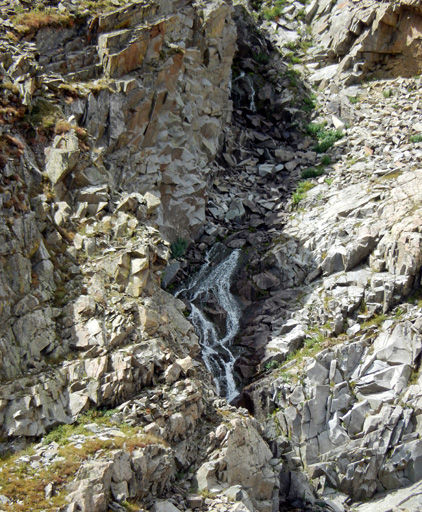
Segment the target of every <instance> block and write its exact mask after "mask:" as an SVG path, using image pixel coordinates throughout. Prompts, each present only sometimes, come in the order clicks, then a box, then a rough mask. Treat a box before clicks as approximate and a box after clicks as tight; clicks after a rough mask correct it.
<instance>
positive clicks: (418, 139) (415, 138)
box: [409, 134, 422, 143]
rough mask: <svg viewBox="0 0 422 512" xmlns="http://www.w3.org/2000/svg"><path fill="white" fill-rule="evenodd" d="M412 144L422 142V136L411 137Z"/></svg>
mask: <svg viewBox="0 0 422 512" xmlns="http://www.w3.org/2000/svg"><path fill="white" fill-rule="evenodd" d="M409 140H410V142H414V143H415V142H422V134H419V135H412V136H411V137H409Z"/></svg>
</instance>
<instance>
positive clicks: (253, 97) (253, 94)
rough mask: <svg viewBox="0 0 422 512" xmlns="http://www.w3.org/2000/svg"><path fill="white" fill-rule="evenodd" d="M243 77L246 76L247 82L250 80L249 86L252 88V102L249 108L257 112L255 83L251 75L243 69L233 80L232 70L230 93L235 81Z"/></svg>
mask: <svg viewBox="0 0 422 512" xmlns="http://www.w3.org/2000/svg"><path fill="white" fill-rule="evenodd" d="M241 78H244V79H245V80H246V82H248V85H249V87H250V89H251V98H250V102H249V110H251V111H252V112H256V104H255V95H256V92H255V87H254V83H253V80H252V78H251V77H250V76H249V75H247V74H246V73H245V72H244V71H243V70H242V71H241V72H240V75H239V76H237V77H236V78H235V79H233V80H232V75H231V72H230V80H229V91H230V93H229V94H230V95H231V91H232V86H233V82H236V81H237V80H240V79H241Z"/></svg>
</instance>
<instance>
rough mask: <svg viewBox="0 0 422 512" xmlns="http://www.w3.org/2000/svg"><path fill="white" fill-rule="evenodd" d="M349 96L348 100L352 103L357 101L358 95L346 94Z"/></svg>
mask: <svg viewBox="0 0 422 512" xmlns="http://www.w3.org/2000/svg"><path fill="white" fill-rule="evenodd" d="M347 97H348V98H349V101H350V103H351V104H352V105H356V103H359V96H347Z"/></svg>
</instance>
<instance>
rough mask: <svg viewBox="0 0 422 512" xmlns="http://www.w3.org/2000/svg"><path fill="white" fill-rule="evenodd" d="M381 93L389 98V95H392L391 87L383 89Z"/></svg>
mask: <svg viewBox="0 0 422 512" xmlns="http://www.w3.org/2000/svg"><path fill="white" fill-rule="evenodd" d="M382 95H383V96H384V98H391V96H392V95H393V91H392V90H391V89H384V90H383V91H382Z"/></svg>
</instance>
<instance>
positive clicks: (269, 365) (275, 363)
mask: <svg viewBox="0 0 422 512" xmlns="http://www.w3.org/2000/svg"><path fill="white" fill-rule="evenodd" d="M279 366H280V363H279V362H278V361H274V360H273V361H270V362H269V363H265V365H264V368H265V370H275V369H276V368H278V367H279Z"/></svg>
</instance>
